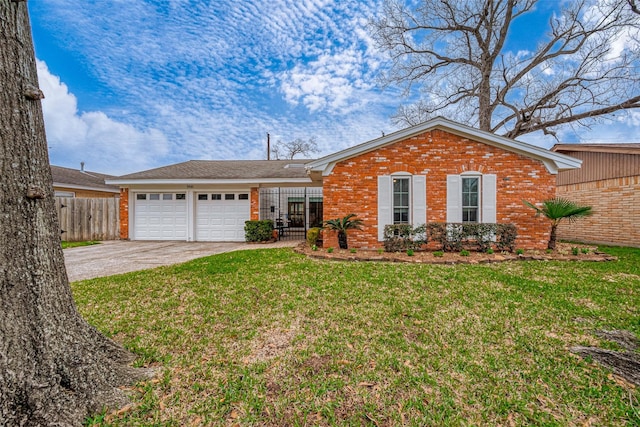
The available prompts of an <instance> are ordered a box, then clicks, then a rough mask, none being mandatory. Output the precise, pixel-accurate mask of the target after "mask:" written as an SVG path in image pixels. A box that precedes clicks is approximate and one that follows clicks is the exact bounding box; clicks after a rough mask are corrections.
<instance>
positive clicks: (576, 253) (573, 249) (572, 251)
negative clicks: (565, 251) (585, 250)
mask: <svg viewBox="0 0 640 427" xmlns="http://www.w3.org/2000/svg"><path fill="white" fill-rule="evenodd" d="M571 253H572V254H573V255H578V254H579V253H580V252H579V250H578V248H576V247H575V246H574V247H573V248H571Z"/></svg>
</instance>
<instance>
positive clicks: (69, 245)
mask: <svg viewBox="0 0 640 427" xmlns="http://www.w3.org/2000/svg"><path fill="white" fill-rule="evenodd" d="M98 244H100V242H99V241H97V240H84V241H82V242H67V241H66V240H63V241H62V249H67V248H77V247H80V246H92V245H98Z"/></svg>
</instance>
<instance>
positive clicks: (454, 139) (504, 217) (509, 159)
mask: <svg viewBox="0 0 640 427" xmlns="http://www.w3.org/2000/svg"><path fill="white" fill-rule="evenodd" d="M465 171H477V172H481V173H483V174H495V175H496V176H497V205H496V208H497V222H499V223H513V224H515V225H516V227H517V229H518V240H517V247H520V248H537V249H544V248H546V245H547V241H548V236H549V228H550V227H549V224H548V223H547V222H546V221H545V220H544V219H542V218H538V217H535V216H534V211H533V210H532V209H531V208H528V207H526V206H525V205H524V204H523V203H522V200H523V199H524V200H528V201H531V202H533V203H535V202H540V201H542V200H545V199H549V198H552V197H554V196H555V191H556V186H555V181H556V176H555V175H552V174H550V173H549V172H548V171H547V169H546V167H545V166H544V164H543V163H542V162H540V161H537V160H533V159H531V158H529V157H525V156H523V155H519V154H516V153H513V152H509V151H505V150H503V149H500V148H496V147H492V146H490V145H487V144H483V143H480V142H476V141H472V140H469V139H466V138H462V137H460V136H457V135H454V134H451V133H448V132H445V131H441V130H433V131H430V132H425V133H424V134H421V135H419V136H416V137H412V138H408V139H406V140H403V141H400V142H398V143H395V144H392V145H390V146H386V147H382V148H379V149H377V150H375V151H372V152H369V153H365V154H362V155H360V156H357V157H354V158H351V159H348V160H345V161H343V162H340V163H338V164H337V165H336V166H335V168H334V169H333V171H332V173H331V175H330V176H328V177H325V178H324V182H323V187H324V189H323V199H324V219H325V220H328V219H332V218H338V217H342V216H345V215H347V214H349V213H355V214H357V215H358V217H359V218H360V219H362V220H363V221H364V228H363V230H362V231H357V230H352V231H350V232H349V247H354V248H380V247H381V246H382V242H378V232H377V226H376V224H377V219H378V218H377V217H378V178H377V177H378V176H379V175H390V174H392V173H395V172H408V173H410V174H412V175H426V179H427V195H426V197H427V222H437V221H446V190H447V175H450V174H460V173H462V172H465ZM416 225H417V224H416ZM332 234H333V235H332ZM323 245H324V246H325V247H329V246H333V247H337V246H338V243H337V239H336V237H335V233H325V241H324V242H323Z"/></svg>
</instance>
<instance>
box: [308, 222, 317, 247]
mask: <svg viewBox="0 0 640 427" xmlns="http://www.w3.org/2000/svg"><path fill="white" fill-rule="evenodd" d="M318 239H320V228H318V227H313V228H310V229H309V230H307V244H308V245H309V246H317V245H318Z"/></svg>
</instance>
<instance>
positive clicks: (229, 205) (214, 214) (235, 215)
mask: <svg viewBox="0 0 640 427" xmlns="http://www.w3.org/2000/svg"><path fill="white" fill-rule="evenodd" d="M250 218H251V203H250V201H249V193H248V192H247V193H198V194H196V227H195V230H196V240H198V241H201V242H202V241H206V242H243V241H244V240H245V239H244V222H245V221H248V220H249V219H250Z"/></svg>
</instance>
